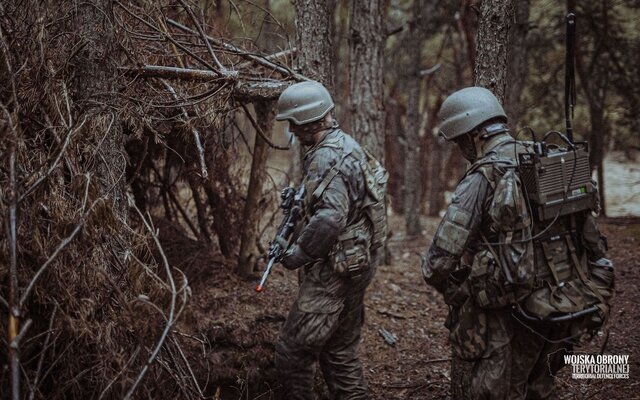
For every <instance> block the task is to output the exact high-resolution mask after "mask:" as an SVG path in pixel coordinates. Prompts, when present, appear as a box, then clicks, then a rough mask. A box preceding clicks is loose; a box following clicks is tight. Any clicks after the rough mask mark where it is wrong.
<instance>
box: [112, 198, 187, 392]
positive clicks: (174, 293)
mask: <svg viewBox="0 0 640 400" xmlns="http://www.w3.org/2000/svg"><path fill="white" fill-rule="evenodd" d="M130 203H131V205H132V206H133V207H134V208H135V210H136V211H137V213H138V216H139V217H140V219H141V221H142V223H143V224H144V226H145V227H146V228H147V230H148V231H149V234H150V235H151V237H152V238H153V241H154V242H155V244H156V247H157V248H158V251H159V252H160V256H161V258H162V263H163V265H164V268H165V272H166V274H167V280H168V281H169V285H170V288H171V301H170V305H169V315H168V316H167V317H166V320H167V323H166V325H165V328H164V330H163V331H162V334H161V335H160V339H158V343H157V344H156V347H155V349H154V350H153V352H152V353H151V355H150V356H149V359H148V360H147V362H146V363H145V365H144V367H142V370H141V371H140V373H139V374H138V377H137V378H136V380H135V382H134V383H133V385H131V388H129V391H127V394H126V395H125V396H124V398H125V399H127V400H128V399H131V396H133V393H134V392H135V391H136V389H137V388H138V385H139V384H140V382H142V379H144V376H145V375H146V374H147V371H148V370H149V367H150V366H151V364H153V362H154V360H155V358H156V356H157V355H158V353H159V352H160V349H161V348H162V345H163V344H164V342H165V340H166V339H167V335H168V334H169V331H170V329H171V326H172V325H173V324H174V322H175V319H174V312H175V307H176V298H177V295H178V292H177V290H176V284H175V282H174V281H173V275H172V273H171V267H170V266H169V261H168V260H167V256H166V254H165V253H164V250H163V249H162V245H161V244H160V240H158V235H156V232H155V230H154V229H153V228H152V227H151V226H150V225H149V222H148V221H147V219H146V218H145V217H144V215H142V212H140V209H139V208H138V207H136V205H135V203H134V202H133V201H131V202H130ZM149 219H151V217H150V216H149Z"/></svg>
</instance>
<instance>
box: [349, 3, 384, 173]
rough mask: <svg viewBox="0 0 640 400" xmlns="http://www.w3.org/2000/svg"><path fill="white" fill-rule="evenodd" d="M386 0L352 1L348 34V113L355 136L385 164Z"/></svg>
mask: <svg viewBox="0 0 640 400" xmlns="http://www.w3.org/2000/svg"><path fill="white" fill-rule="evenodd" d="M383 3H384V1H383V0H353V2H352V17H351V31H350V35H349V50H350V58H349V76H350V80H349V85H350V94H351V96H350V99H349V111H350V116H351V132H350V133H352V134H353V136H354V137H355V138H356V140H358V141H359V142H360V144H361V145H364V146H365V147H366V148H367V149H369V151H371V152H372V154H373V155H374V156H376V158H377V159H378V160H379V161H381V162H383V161H384V147H383V146H384V141H385V139H384V138H385V129H384V128H385V127H384V123H385V116H384V105H383V101H382V99H383V98H384V85H383V71H384V57H383V50H384V43H385V36H384V32H383V29H384V23H383V15H384V13H383Z"/></svg>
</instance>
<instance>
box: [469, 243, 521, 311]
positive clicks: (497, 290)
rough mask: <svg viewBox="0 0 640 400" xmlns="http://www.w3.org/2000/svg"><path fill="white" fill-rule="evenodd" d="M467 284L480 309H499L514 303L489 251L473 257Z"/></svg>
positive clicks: (511, 294) (513, 298)
mask: <svg viewBox="0 0 640 400" xmlns="http://www.w3.org/2000/svg"><path fill="white" fill-rule="evenodd" d="M469 284H470V286H471V293H472V294H473V297H474V299H475V302H476V304H477V305H478V306H479V307H481V308H485V309H492V308H501V307H504V306H507V305H510V304H513V303H515V296H514V293H513V291H512V290H510V289H511V288H510V287H509V286H508V284H507V282H506V281H505V279H504V274H503V272H502V269H501V268H500V266H499V265H498V263H497V262H496V259H495V256H494V255H493V253H492V252H490V251H489V250H482V251H479V252H478V253H476V255H475V256H474V257H473V264H472V265H471V275H470V277H469Z"/></svg>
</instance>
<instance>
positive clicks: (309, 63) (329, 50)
mask: <svg viewBox="0 0 640 400" xmlns="http://www.w3.org/2000/svg"><path fill="white" fill-rule="evenodd" d="M294 5H295V8H296V47H297V48H298V56H297V63H298V69H299V70H300V71H302V73H303V74H304V75H305V76H307V77H309V78H311V79H315V80H317V81H318V82H321V83H322V84H323V85H324V86H325V87H326V88H327V89H329V92H331V93H333V82H334V74H333V63H332V62H331V60H332V59H333V46H332V43H331V32H332V26H333V12H334V9H335V0H327V1H314V0H294Z"/></svg>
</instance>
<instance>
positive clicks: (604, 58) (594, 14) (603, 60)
mask: <svg viewBox="0 0 640 400" xmlns="http://www.w3.org/2000/svg"><path fill="white" fill-rule="evenodd" d="M607 3H608V2H607V1H606V0H605V1H603V2H601V3H597V4H591V3H589V4H581V6H582V7H585V8H580V9H577V3H576V2H575V1H574V0H569V1H567V11H568V12H573V13H576V14H577V15H578V19H577V20H578V23H579V21H585V23H586V21H589V22H590V26H587V27H583V26H582V25H578V26H577V29H578V34H577V37H578V39H582V40H578V41H577V43H576V70H577V72H578V77H579V78H580V84H581V86H582V89H583V90H584V93H585V95H586V98H587V101H588V103H589V119H590V122H591V130H590V132H589V144H590V146H589V147H590V155H589V157H590V160H589V161H590V164H591V171H592V172H593V170H594V169H597V179H598V194H599V196H600V199H599V200H600V207H601V213H602V214H603V215H606V211H607V210H606V206H605V200H606V199H605V193H604V192H605V186H604V184H605V182H604V143H605V140H604V139H605V137H606V135H607V133H608V129H607V128H608V127H607V121H606V117H605V105H606V99H607V89H608V86H609V74H610V72H611V57H610V56H609V55H608V54H607V51H608V50H607V47H608V46H607V44H608V42H609V32H608V11H607V10H608V4H607ZM581 15H589V19H587V18H584V19H583V18H580V16H581ZM580 32H589V34H588V35H584V36H581V35H580ZM590 41H591V42H594V43H599V44H604V45H598V46H596V45H595V44H593V45H592V46H589V42H590ZM591 47H592V48H591ZM588 51H589V52H590V53H591V54H590V57H588V61H587V60H585V58H586V57H585V55H584V54H585V53H586V52H588Z"/></svg>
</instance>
